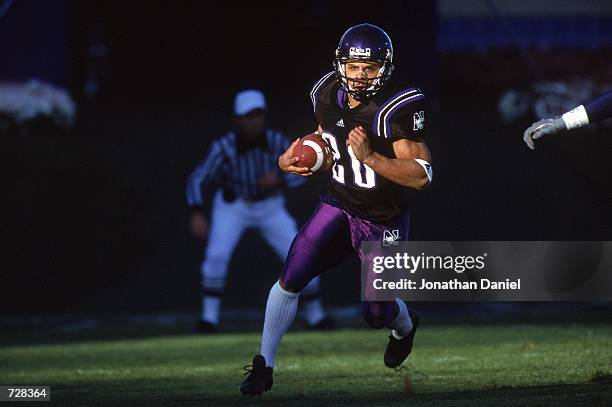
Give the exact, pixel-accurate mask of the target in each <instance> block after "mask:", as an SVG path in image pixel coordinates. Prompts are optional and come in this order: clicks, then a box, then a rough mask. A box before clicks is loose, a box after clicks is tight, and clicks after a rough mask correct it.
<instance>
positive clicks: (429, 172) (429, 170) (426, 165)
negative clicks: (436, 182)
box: [414, 158, 433, 182]
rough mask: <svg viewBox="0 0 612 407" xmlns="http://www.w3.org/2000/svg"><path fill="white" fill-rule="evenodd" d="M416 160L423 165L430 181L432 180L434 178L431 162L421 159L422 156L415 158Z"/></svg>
mask: <svg viewBox="0 0 612 407" xmlns="http://www.w3.org/2000/svg"><path fill="white" fill-rule="evenodd" d="M414 161H416V162H417V163H418V164H419V165H420V166H421V167H423V169H424V170H425V173H426V174H427V178H428V179H429V182H431V180H432V179H433V170H432V168H431V164H430V163H428V162H427V161H425V160H421V159H420V158H415V159H414Z"/></svg>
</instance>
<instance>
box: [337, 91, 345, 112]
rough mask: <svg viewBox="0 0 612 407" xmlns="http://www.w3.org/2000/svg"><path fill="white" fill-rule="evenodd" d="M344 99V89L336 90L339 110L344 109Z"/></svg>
mask: <svg viewBox="0 0 612 407" xmlns="http://www.w3.org/2000/svg"><path fill="white" fill-rule="evenodd" d="M345 97H346V92H344V89H342V88H340V89H338V106H340V108H342V107H344V98H345Z"/></svg>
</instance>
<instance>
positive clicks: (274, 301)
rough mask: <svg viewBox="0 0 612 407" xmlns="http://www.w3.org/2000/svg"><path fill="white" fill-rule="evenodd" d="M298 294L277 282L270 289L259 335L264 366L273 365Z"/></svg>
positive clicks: (291, 320) (292, 315)
mask: <svg viewBox="0 0 612 407" xmlns="http://www.w3.org/2000/svg"><path fill="white" fill-rule="evenodd" d="M299 296H300V293H291V292H289V291H285V290H283V289H282V287H281V286H280V284H279V283H278V282H276V284H274V285H273V286H272V288H271V289H270V294H269V295H268V303H267V304H266V318H265V320H264V328H263V334H262V336H261V354H262V355H263V357H264V358H265V359H266V366H269V367H274V362H275V358H276V352H277V351H278V346H279V345H280V341H281V339H282V338H283V335H284V334H285V332H287V329H289V327H290V326H291V323H292V322H293V320H294V319H295V314H296V312H297V307H298V301H299Z"/></svg>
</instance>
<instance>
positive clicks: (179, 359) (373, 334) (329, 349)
mask: <svg viewBox="0 0 612 407" xmlns="http://www.w3.org/2000/svg"><path fill="white" fill-rule="evenodd" d="M153 333H155V332H150V334H153ZM385 334H386V332H385V331H375V330H366V329H343V330H339V331H335V332H330V333H312V332H303V331H295V332H293V331H292V332H290V333H289V334H288V335H287V336H286V337H285V340H284V342H283V344H282V347H281V350H280V352H279V357H278V366H277V368H276V369H275V374H274V381H275V383H274V387H273V388H272V391H271V392H268V393H265V394H264V395H263V396H262V397H255V398H249V397H244V396H241V395H240V394H239V391H238V385H239V383H240V381H241V380H242V378H243V376H242V370H241V369H242V366H243V365H245V364H247V363H250V359H251V358H252V356H253V355H254V354H255V353H256V352H257V350H258V344H259V334H258V333H241V332H238V333H226V334H217V335H213V336H206V337H203V336H195V335H181V334H177V333H176V332H157V335H149V334H147V335H146V336H145V335H143V336H145V337H141V338H134V339H108V338H109V336H108V335H104V334H103V333H102V334H101V333H100V332H95V333H92V332H90V333H88V334H79V335H73V336H70V335H68V337H63V338H61V340H60V339H59V338H55V339H54V338H53V337H52V336H51V337H44V338H43V337H37V336H34V337H33V336H32V335H27V338H26V336H23V337H22V338H21V339H20V338H19V337H15V336H13V337H12V340H10V338H11V337H10V336H6V335H5V336H4V337H3V341H2V342H0V344H1V345H0V346H1V348H0V384H38V385H43V384H50V385H51V397H52V403H51V404H53V405H74V406H90V405H91V406H95V405H114V406H120V405H174V406H204V405H212V406H219V405H237V404H240V405H266V406H270V405H283V406H284V405H292V406H293V405H351V406H357V405H364V406H395V405H410V406H434V405H445V406H491V405H495V406H497V407H500V406H520V405H525V406H527V405H528V406H540V405H546V406H556V407H558V406H611V405H612V326H610V325H603V324H584V325H575V324H570V325H568V324H537V325H536V324H533V325H523V324H505V325H504V324H481V325H470V326H465V325H457V324H454V325H433V326H427V325H422V328H421V329H420V331H419V334H418V335H417V338H416V342H415V349H414V352H413V355H412V356H411V357H410V359H409V360H410V362H409V363H408V364H407V365H406V366H405V367H404V368H402V369H400V370H397V371H395V370H390V369H387V368H385V367H384V366H383V363H382V354H383V351H384V347H385V344H386V337H385ZM117 336H121V335H117ZM104 337H106V339H104ZM7 338H9V340H7ZM60 342H62V343H60ZM20 405H24V404H20ZM36 405H40V403H37V404H36Z"/></svg>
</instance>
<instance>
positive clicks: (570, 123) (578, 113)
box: [561, 105, 589, 130]
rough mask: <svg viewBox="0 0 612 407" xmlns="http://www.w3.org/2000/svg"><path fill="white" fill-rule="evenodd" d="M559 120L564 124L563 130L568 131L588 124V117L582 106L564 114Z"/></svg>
mask: <svg viewBox="0 0 612 407" xmlns="http://www.w3.org/2000/svg"><path fill="white" fill-rule="evenodd" d="M561 119H562V120H563V123H565V128H566V129H568V130H571V129H577V128H578V127H582V126H586V125H587V124H589V116H588V115H587V112H586V109H585V108H584V106H583V105H580V106H578V107H577V108H575V109H572V110H570V111H569V112H567V113H564V114H563V116H561Z"/></svg>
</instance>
